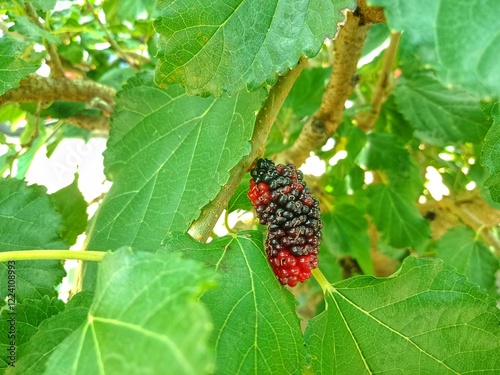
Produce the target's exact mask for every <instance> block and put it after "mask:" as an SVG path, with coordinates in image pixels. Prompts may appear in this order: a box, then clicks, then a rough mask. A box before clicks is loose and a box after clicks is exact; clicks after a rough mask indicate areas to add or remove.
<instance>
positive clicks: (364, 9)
mask: <svg viewBox="0 0 500 375" xmlns="http://www.w3.org/2000/svg"><path fill="white" fill-rule="evenodd" d="M358 8H359V11H360V13H361V14H362V16H363V19H364V20H365V22H369V23H385V22H386V20H385V15H384V8H382V7H372V6H368V5H367V4H366V0H358Z"/></svg>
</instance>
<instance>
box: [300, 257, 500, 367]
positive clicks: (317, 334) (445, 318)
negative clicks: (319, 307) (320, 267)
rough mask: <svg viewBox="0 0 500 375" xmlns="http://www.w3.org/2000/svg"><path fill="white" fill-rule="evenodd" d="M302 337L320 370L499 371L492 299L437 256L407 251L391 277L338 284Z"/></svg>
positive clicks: (498, 328) (497, 316)
mask: <svg viewBox="0 0 500 375" xmlns="http://www.w3.org/2000/svg"><path fill="white" fill-rule="evenodd" d="M326 302H327V308H326V310H325V311H324V312H323V313H321V314H320V315H319V316H317V317H315V318H314V319H311V320H310V321H309V325H308V327H307V329H306V333H305V339H306V342H307V344H308V347H309V349H310V352H311V358H312V359H313V362H312V364H313V368H314V371H315V373H318V374H338V375H342V374H346V375H351V374H374V373H391V374H392V373H393V374H396V373H401V374H414V373H416V372H418V373H421V374H465V373H475V374H477V373H491V374H493V373H497V372H498V371H499V370H500V367H499V363H498V358H499V357H500V312H499V310H498V309H497V308H496V307H495V301H494V300H493V299H490V298H489V297H488V296H487V295H486V294H484V293H483V292H481V291H480V290H479V288H477V286H476V285H475V284H472V283H470V282H468V281H467V280H466V279H465V277H463V276H461V275H459V274H457V273H455V272H454V270H453V269H451V268H450V267H447V266H444V265H443V263H442V262H441V261H439V260H426V259H417V258H414V257H408V258H406V260H405V261H404V263H403V266H402V268H401V269H400V270H399V271H398V273H397V274H396V275H394V276H392V277H388V278H379V279H377V278H374V277H370V276H360V277H354V278H352V279H349V280H345V281H342V282H339V283H337V284H335V285H334V287H332V288H331V289H330V290H328V293H327V295H326Z"/></svg>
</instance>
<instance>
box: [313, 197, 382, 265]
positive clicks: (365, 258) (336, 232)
mask: <svg viewBox="0 0 500 375" xmlns="http://www.w3.org/2000/svg"><path fill="white" fill-rule="evenodd" d="M364 214H365V213H364V212H363V211H362V210H360V209H359V208H358V207H356V206H354V205H352V204H340V205H338V206H335V208H334V210H333V211H332V212H328V213H326V214H323V216H322V220H323V223H324V227H323V230H322V231H321V232H322V235H323V236H322V240H321V247H322V249H323V251H327V252H330V253H332V254H335V255H349V256H351V257H353V258H354V259H356V261H357V262H358V264H359V265H360V267H361V269H362V270H363V272H364V273H365V274H373V265H372V263H371V258H370V239H369V238H368V233H367V231H368V222H367V221H366V219H365V217H364Z"/></svg>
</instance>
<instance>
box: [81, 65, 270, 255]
mask: <svg viewBox="0 0 500 375" xmlns="http://www.w3.org/2000/svg"><path fill="white" fill-rule="evenodd" d="M262 94H263V92H262V91H260V92H256V93H253V94H249V93H244V92H243V93H240V94H238V95H236V96H234V97H232V98H228V97H226V96H224V97H221V98H219V99H216V98H213V97H212V98H200V97H192V96H187V95H186V93H185V92H184V90H183V89H182V88H181V87H180V86H170V87H168V88H167V89H160V88H158V87H157V86H156V85H155V84H154V83H153V82H152V75H150V74H142V75H140V76H138V77H137V78H134V79H132V80H130V81H129V83H128V84H127V86H125V88H124V91H122V92H121V94H119V95H118V97H117V104H116V108H115V115H114V117H113V119H112V123H111V133H110V138H109V141H108V148H107V150H106V151H105V153H104V157H105V160H104V163H105V171H106V174H107V176H108V177H109V178H110V179H112V180H113V181H114V184H113V186H112V187H111V189H110V191H109V192H108V193H107V195H106V197H105V198H104V200H103V202H102V204H101V206H100V208H99V211H98V213H97V217H96V218H95V219H94V222H93V225H92V226H91V230H90V239H89V248H90V249H97V250H105V249H114V248H117V247H119V246H122V245H130V246H132V247H136V248H141V249H143V250H150V251H153V250H156V249H157V248H158V246H160V243H161V241H162V239H163V238H164V237H165V235H166V234H167V233H168V232H169V231H175V230H176V231H187V230H188V228H189V226H190V224H191V222H192V221H193V220H194V219H196V218H197V217H198V216H199V214H200V212H201V208H202V207H203V206H205V205H206V204H207V203H208V202H210V201H211V200H212V199H213V198H214V197H215V196H216V195H217V193H218V192H219V190H220V189H221V187H222V186H223V185H224V184H225V183H226V182H227V180H228V178H229V171H230V170H231V169H232V168H233V167H234V166H235V165H236V163H238V161H239V160H241V158H242V157H243V156H244V155H246V154H248V152H249V150H250V143H249V140H250V138H251V135H252V132H253V126H254V122H255V112H256V111H257V110H258V108H259V107H260V105H261V102H262V99H263V95H262Z"/></svg>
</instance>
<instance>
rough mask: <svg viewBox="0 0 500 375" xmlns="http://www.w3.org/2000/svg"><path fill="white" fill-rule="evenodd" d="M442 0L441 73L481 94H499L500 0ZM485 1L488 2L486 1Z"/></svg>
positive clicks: (439, 25) (439, 33)
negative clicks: (477, 1)
mask: <svg viewBox="0 0 500 375" xmlns="http://www.w3.org/2000/svg"><path fill="white" fill-rule="evenodd" d="M476 5H477V4H474V3H473V2H470V1H463V0H462V1H460V2H458V3H457V2H456V1H454V0H441V2H440V3H439V9H438V23H437V25H436V29H435V35H436V50H437V54H438V58H439V60H440V62H441V64H443V66H444V67H445V69H446V71H442V72H440V73H441V74H440V76H441V77H442V78H443V79H445V80H446V81H447V82H450V83H458V84H460V85H462V86H463V87H464V88H466V89H467V90H469V91H471V92H474V93H477V94H479V95H482V96H500V72H499V70H498V61H499V59H500V49H499V48H498V45H500V35H499V34H498V33H496V32H493V33H492V32H491V30H498V29H500V19H499V18H498V17H497V15H498V14H499V13H500V3H499V2H498V1H493V2H491V3H490V2H488V4H487V6H476ZM485 5H486V4H485Z"/></svg>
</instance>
